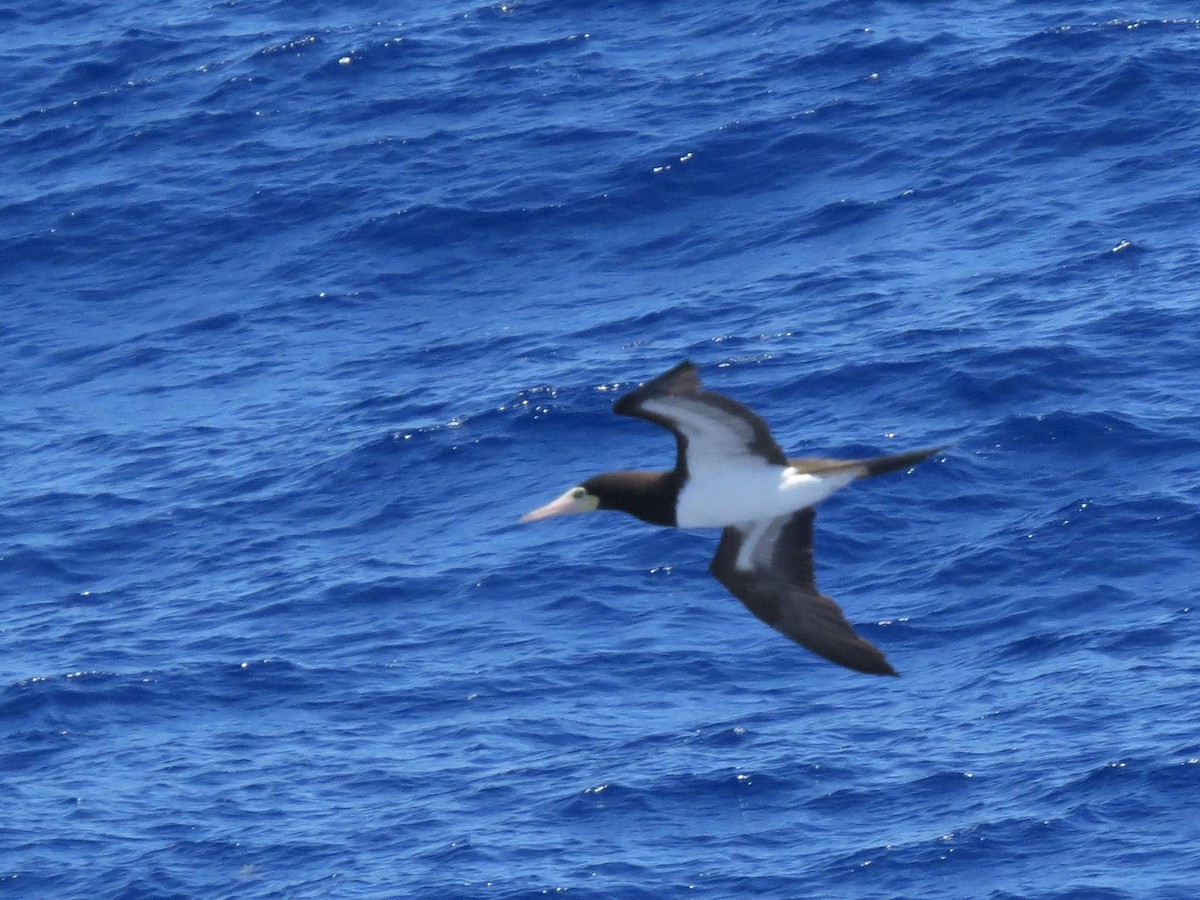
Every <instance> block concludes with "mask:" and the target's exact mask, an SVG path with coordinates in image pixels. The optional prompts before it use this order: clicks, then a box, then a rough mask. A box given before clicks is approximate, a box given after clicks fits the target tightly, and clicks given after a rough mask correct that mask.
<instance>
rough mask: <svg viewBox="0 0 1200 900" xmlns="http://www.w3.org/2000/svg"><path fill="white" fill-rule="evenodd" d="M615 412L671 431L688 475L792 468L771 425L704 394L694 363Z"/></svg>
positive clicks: (635, 393) (648, 387) (640, 390)
mask: <svg viewBox="0 0 1200 900" xmlns="http://www.w3.org/2000/svg"><path fill="white" fill-rule="evenodd" d="M613 411H614V412H616V413H618V414H620V415H623V416H636V417H637V418H639V419H646V420H647V421H649V422H653V423H654V424H656V425H661V426H662V427H663V428H666V429H668V430H670V431H671V432H672V433H673V434H674V435H675V441H676V447H677V451H678V455H677V457H676V468H677V469H678V470H680V471H681V472H683V473H685V474H689V475H697V474H706V473H709V472H720V471H722V470H726V469H729V468H731V467H735V466H745V465H747V464H748V463H750V462H757V463H761V464H769V465H778V466H786V465H787V457H786V456H785V455H784V453H783V450H782V449H780V447H779V444H777V443H776V442H775V438H774V437H772V436H771V429H770V428H769V427H768V426H767V423H766V422H764V421H763V420H762V419H761V418H759V417H758V416H757V415H755V414H754V413H753V412H751V411H750V410H748V409H747V408H746V407H744V406H742V404H740V403H738V402H737V401H736V400H731V399H729V398H728V397H726V396H724V395H722V394H715V393H713V392H712V391H706V390H704V388H703V386H702V385H701V384H700V376H699V375H698V374H697V372H696V367H695V366H694V365H692V364H691V363H690V362H682V363H680V364H679V365H677V366H676V367H675V368H673V369H671V370H670V371H669V372H665V373H664V374H662V375H659V376H658V377H657V378H655V379H653V380H651V381H647V382H646V383H645V384H643V385H642V386H641V387H639V388H637V389H636V390H634V391H630V392H629V393H628V394H626V395H625V396H624V397H622V398H621V399H620V400H618V401H617V402H616V404H615V405H614V406H613Z"/></svg>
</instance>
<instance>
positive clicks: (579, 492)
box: [571, 487, 587, 500]
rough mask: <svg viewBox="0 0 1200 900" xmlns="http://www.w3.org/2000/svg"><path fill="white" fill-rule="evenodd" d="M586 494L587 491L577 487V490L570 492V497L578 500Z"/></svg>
mask: <svg viewBox="0 0 1200 900" xmlns="http://www.w3.org/2000/svg"><path fill="white" fill-rule="evenodd" d="M586 493H587V491H585V490H584V489H583V488H581V487H577V488H575V490H573V491H571V496H572V497H573V498H574V499H576V500H578V499H579V498H580V497H582V496H583V495H584V494H586Z"/></svg>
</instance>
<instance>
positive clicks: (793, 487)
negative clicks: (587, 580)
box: [521, 361, 944, 675]
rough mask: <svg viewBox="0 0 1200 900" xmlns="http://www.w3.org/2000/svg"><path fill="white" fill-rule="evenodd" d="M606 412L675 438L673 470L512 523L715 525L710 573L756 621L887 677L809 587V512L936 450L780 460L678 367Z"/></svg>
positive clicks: (767, 436) (734, 407)
mask: <svg viewBox="0 0 1200 900" xmlns="http://www.w3.org/2000/svg"><path fill="white" fill-rule="evenodd" d="M613 411H614V412H616V413H618V414H620V415H623V416H636V417H637V418H639V419H646V420H647V421H649V422H653V423H654V424H656V425H661V426H662V427H663V428H666V429H667V430H669V431H670V432H671V433H672V434H674V435H675V443H676V454H675V468H674V469H672V470H671V471H669V472H646V471H637V472H605V473H604V474H602V475H596V476H594V477H592V478H589V479H588V480H587V481H585V482H584V483H583V484H581V485H579V486H578V487H573V488H571V489H570V490H569V491H567V492H566V493H565V494H563V495H562V496H561V497H559V498H558V499H556V500H553V501H551V502H550V503H547V504H546V505H545V506H543V507H541V508H539V509H535V510H534V511H533V512H531V513H528V514H527V515H525V516H523V517H522V518H521V521H522V522H535V521H537V520H539V519H548V518H550V517H552V516H562V515H567V514H570V513H581V512H590V511H591V510H595V509H615V510H620V511H621V512H626V513H629V514H630V515H633V516H637V518H639V519H642V520H643V521H645V522H650V523H651V524H653V525H666V526H670V527H679V528H723V529H724V531H723V533H722V535H721V543H720V545H719V546H718V547H717V555H716V556H715V557H714V558H713V561H712V565H711V566H710V567H709V571H711V572H712V574H713V575H714V576H715V577H716V579H717V580H718V581H719V582H721V584H723V585H725V587H726V588H728V589H729V591H730V593H732V594H733V595H734V596H735V597H737V598H738V599H739V600H741V601H742V602H743V603H744V604H746V606H747V607H748V608H749V609H750V611H751V612H752V613H754V615H756V616H758V618H760V619H762V620H763V621H764V622H766V623H767V624H768V625H770V626H771V627H772V628H776V629H778V630H779V631H781V632H783V633H784V634H786V635H787V636H788V637H790V638H791V639H792V640H794V641H796V642H797V643H799V644H801V645H803V646H804V647H807V648H808V649H809V650H811V651H812V652H813V653H816V654H818V655H820V656H823V657H825V658H826V659H828V660H830V661H832V662H835V663H837V664H838V665H842V666H846V667H847V668H850V669H856V670H858V671H859V672H867V673H869V674H872V675H895V674H897V673H896V670H895V669H893V668H892V667H891V665H890V664H889V663H888V661H887V659H886V658H885V657H884V655H883V653H881V652H880V650H879V649H878V648H877V647H875V646H874V645H872V644H870V643H868V642H867V641H865V640H863V639H862V638H861V637H859V635H858V634H857V633H856V632H855V631H854V628H853V626H851V624H850V623H849V622H848V621H847V620H846V617H845V615H843V614H842V610H841V609H840V608H839V607H838V605H837V604H836V603H834V602H833V601H832V600H830V599H829V598H828V597H826V596H824V595H823V594H822V593H821V592H820V591H819V590H817V583H816V578H815V576H814V574H813V519H814V518H815V517H816V511H815V510H814V509H813V505H814V504H816V503H818V502H820V501H821V500H824V499H825V498H826V497H828V496H829V495H830V494H832V493H834V492H835V491H838V490H841V489H842V488H844V487H845V486H846V485H848V484H849V483H850V482H852V481H854V480H856V479H858V478H863V477H866V476H870V475H883V474H884V473H886V472H895V471H898V470H900V469H907V468H909V467H911V466H915V465H916V464H917V463H919V462H921V461H922V460H924V459H927V458H928V457H930V456H932V455H933V454H935V453H937V452H938V451H939V450H942V449H944V448H943V447H933V448H929V449H925V450H913V451H910V452H907V453H896V454H892V455H889V456H876V457H872V458H870V459H855V460H836V459H815V458H804V459H789V458H788V457H787V456H785V455H784V453H783V450H782V449H780V447H779V444H777V443H776V442H775V438H774V437H772V436H771V429H770V428H769V427H768V426H767V423H766V422H764V421H763V420H762V419H761V418H759V417H758V416H757V415H755V414H754V413H753V412H751V411H750V410H749V409H747V408H746V407H745V406H743V405H742V404H740V403H738V402H737V401H736V400H731V399H729V398H728V397H725V396H723V395H721V394H716V393H713V392H712V391H706V390H704V388H703V387H702V386H701V384H700V376H699V375H698V374H697V371H696V367H695V366H694V365H692V364H691V363H690V362H687V361H685V362H682V363H680V364H679V365H677V366H675V368H673V369H671V370H670V371H669V372H666V373H664V374H662V375H660V376H658V377H657V378H655V379H653V380H651V381H648V382H646V383H645V384H643V385H642V386H641V387H639V388H637V389H636V390H634V391H631V392H630V393H628V394H626V395H625V396H624V397H621V398H620V399H619V400H618V401H617V402H616V404H615V405H614V406H613Z"/></svg>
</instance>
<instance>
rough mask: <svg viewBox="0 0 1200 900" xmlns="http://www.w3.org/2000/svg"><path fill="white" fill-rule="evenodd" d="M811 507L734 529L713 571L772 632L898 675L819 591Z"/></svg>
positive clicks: (860, 666)
mask: <svg viewBox="0 0 1200 900" xmlns="http://www.w3.org/2000/svg"><path fill="white" fill-rule="evenodd" d="M815 518H816V511H815V510H813V508H812V507H808V508H807V509H802V510H800V511H799V512H796V513H792V514H791V515H787V516H780V517H778V518H775V519H765V520H763V521H761V522H751V523H747V524H744V525H730V526H729V527H727V528H726V529H725V531H724V533H723V534H722V536H721V544H720V546H718V547H717V555H716V556H715V557H714V558H713V561H712V565H711V566H710V571H711V572H712V574H713V575H714V576H715V577H716V579H717V580H718V581H719V582H721V584H723V585H725V587H726V588H728V589H729V591H730V593H732V594H733V595H734V596H735V597H737V598H738V599H739V600H741V601H742V602H743V603H745V604H746V606H747V608H748V609H749V610H750V611H751V612H752V613H754V615H756V616H758V617H759V618H760V619H762V620H763V621H764V622H766V623H767V624H768V625H770V626H771V627H772V628H775V629H777V630H779V631H781V632H783V633H784V634H786V635H787V636H788V637H790V638H791V639H792V640H794V641H796V643H798V644H801V645H803V646H804V647H807V648H808V649H809V650H811V651H812V652H813V653H816V654H818V655H819V656H823V657H825V658H826V659H828V660H830V661H832V662H835V663H837V664H838V665H842V666H846V667H847V668H850V669H856V670H858V671H859V672H867V673H868V674H871V675H895V674H896V670H895V669H893V668H892V667H891V665H890V664H889V663H888V661H887V659H886V658H885V657H884V655H883V653H882V652H880V650H879V648H877V647H875V646H874V645H873V644H870V643H868V642H867V641H865V640H863V639H862V638H861V637H859V636H858V634H857V633H856V632H855V630H854V627H853V626H852V625H851V624H850V623H849V622H848V621H847V620H846V617H845V615H844V614H843V613H842V610H841V608H840V607H839V606H838V605H837V604H836V603H834V602H833V601H832V600H830V599H829V598H828V597H826V596H824V595H822V594H821V592H820V591H818V590H817V582H816V578H815V576H814V574H813V519H815Z"/></svg>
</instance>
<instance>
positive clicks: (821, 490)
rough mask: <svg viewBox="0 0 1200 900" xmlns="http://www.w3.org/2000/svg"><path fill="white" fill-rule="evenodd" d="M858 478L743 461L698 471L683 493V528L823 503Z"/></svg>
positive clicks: (678, 511)
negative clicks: (741, 464)
mask: <svg viewBox="0 0 1200 900" xmlns="http://www.w3.org/2000/svg"><path fill="white" fill-rule="evenodd" d="M854 478H855V473H853V472H836V473H833V474H830V475H805V474H801V473H800V472H797V471H796V470H795V469H793V468H791V467H790V466H789V467H786V468H784V467H782V466H771V465H767V464H765V463H764V464H763V465H761V466H738V467H736V468H727V469H724V470H721V471H707V472H704V473H702V474H700V475H692V476H691V477H689V478H688V480H687V483H686V484H684V486H683V490H682V491H680V493H679V500H678V502H677V504H676V506H675V520H676V522H677V524H678V525H679V527H680V528H724V527H725V526H726V525H733V524H736V523H743V522H757V521H760V520H762V519H773V518H775V517H776V516H783V515H787V514H788V513H793V512H795V511H796V510H798V509H803V508H804V507H806V506H812V505H813V504H814V503H819V502H820V501H822V500H824V499H825V498H826V497H828V496H829V495H830V494H832V493H834V492H835V491H837V490H840V489H841V488H843V487H845V486H846V485H847V484H849V483H850V482H851V481H853V480H854Z"/></svg>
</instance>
